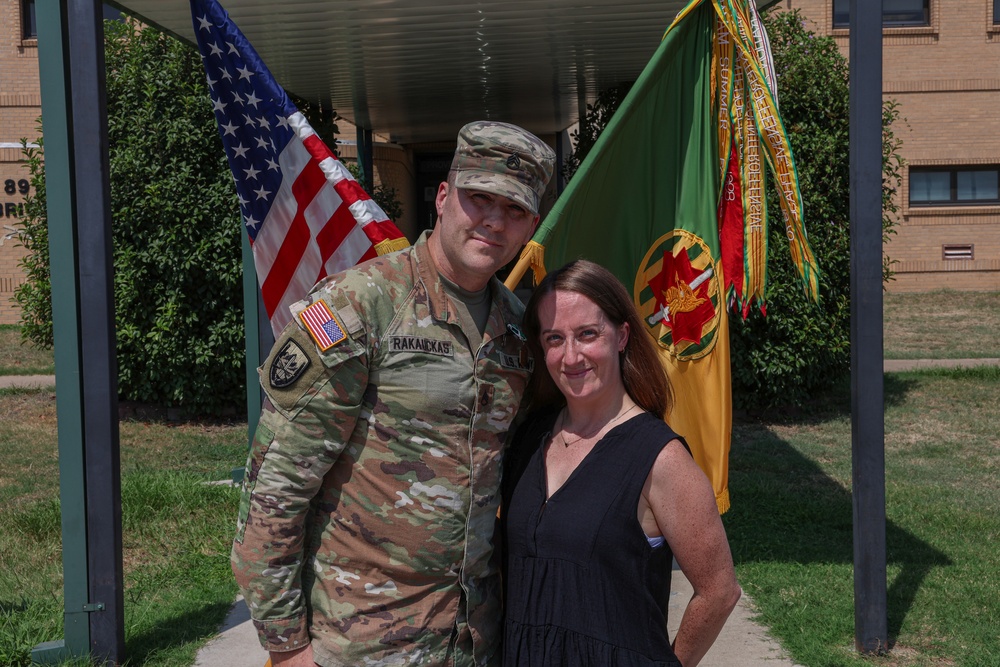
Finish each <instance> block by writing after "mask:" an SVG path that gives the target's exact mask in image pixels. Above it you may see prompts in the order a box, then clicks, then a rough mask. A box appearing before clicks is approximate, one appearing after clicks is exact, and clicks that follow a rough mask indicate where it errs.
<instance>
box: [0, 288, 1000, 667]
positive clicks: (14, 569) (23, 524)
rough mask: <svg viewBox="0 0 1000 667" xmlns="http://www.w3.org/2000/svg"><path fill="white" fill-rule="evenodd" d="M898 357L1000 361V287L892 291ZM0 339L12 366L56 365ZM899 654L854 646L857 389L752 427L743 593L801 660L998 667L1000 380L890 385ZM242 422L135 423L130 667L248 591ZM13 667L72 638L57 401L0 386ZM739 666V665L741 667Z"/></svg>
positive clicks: (742, 534) (7, 643) (2, 648)
mask: <svg viewBox="0 0 1000 667" xmlns="http://www.w3.org/2000/svg"><path fill="white" fill-rule="evenodd" d="M885 323H886V324H885V348H886V357H887V358H963V357H973V358H974V357H980V358H982V357H1000V343H998V335H997V333H996V332H997V331H1000V294H997V293H989V294H986V293H978V294H977V293H958V292H955V293H952V292H939V293H935V294H921V295H911V294H903V295H893V294H887V295H886V299H885ZM19 341H20V336H19V331H18V329H17V328H16V327H0V373H7V374H11V373H16V374H25V373H51V372H52V366H51V364H52V356H51V353H48V352H41V351H37V350H33V349H25V348H24V347H22V346H21V345H20V343H19ZM885 388H886V392H885V397H886V412H885V434H886V436H885V446H886V497H887V508H886V511H887V517H888V524H887V533H886V535H887V546H888V570H887V581H888V604H889V612H888V613H889V618H888V620H889V634H890V649H891V651H890V653H889V654H888V655H886V656H884V657H880V658H869V659H862V658H860V657H858V656H857V655H856V654H855V653H854V649H853V644H854V639H853V636H854V615H853V614H854V608H853V605H854V602H853V571H852V570H853V569H852V558H853V553H852V546H851V545H852V540H853V530H852V506H851V495H850V484H851V419H850V399H849V391H848V389H847V388H846V387H844V388H842V389H841V390H840V391H839V392H834V393H833V394H831V395H830V396H828V397H825V398H824V399H822V400H818V401H816V403H815V404H814V405H813V406H812V407H811V409H809V410H806V411H799V412H797V413H796V414H795V415H786V416H784V417H783V418H782V419H781V420H772V421H770V422H754V421H746V420H744V421H738V422H737V423H736V425H735V427H734V433H733V447H732V453H731V457H730V492H731V495H732V500H733V508H732V509H731V510H730V511H729V512H728V513H727V514H726V515H725V516H724V521H725V524H726V529H727V531H728V533H729V538H730V542H731V545H732V549H733V555H734V558H735V560H736V564H737V571H738V575H739V578H740V582H741V584H742V585H743V587H744V589H745V590H746V591H747V593H748V595H749V596H750V598H752V600H753V602H754V603H755V605H756V607H757V610H758V612H759V620H760V621H761V622H762V623H763V624H764V625H766V626H767V627H768V628H769V629H770V630H771V632H772V634H773V635H774V636H775V637H777V638H778V639H779V640H780V641H781V643H782V645H783V646H784V647H785V648H786V649H787V650H788V651H789V652H790V653H791V654H792V656H793V657H794V659H795V660H796V662H797V663H798V664H800V665H803V666H804V667H859V666H862V665H865V666H875V667H997V666H998V665H1000V639H998V634H1000V633H998V632H997V629H996V628H997V621H996V619H997V618H1000V576H998V573H1000V555H998V552H1000V550H998V549H997V547H996V545H997V544H998V542H1000V435H998V434H1000V369H998V368H992V367H991V368H979V369H968V370H961V371H925V372H921V373H898V374H889V375H887V376H886V384H885ZM245 431H246V425H245V423H242V422H240V423H164V422H157V421H123V422H122V423H121V436H120V438H121V463H122V501H123V517H124V518H123V523H124V525H123V535H124V567H125V622H126V649H127V653H128V656H129V662H128V665H130V666H133V667H138V666H140V665H142V666H146V665H149V666H153V665H156V666H160V665H162V666H169V667H174V666H176V667H182V666H184V667H186V666H189V665H191V664H192V663H193V662H194V658H195V654H196V652H197V649H198V648H199V647H200V646H201V645H202V644H203V643H204V642H205V640H206V639H208V638H209V637H211V636H212V635H213V634H214V633H215V632H216V630H217V628H218V626H219V624H220V622H221V621H222V619H223V618H224V616H225V614H226V612H227V611H228V609H229V607H230V605H231V603H232V600H233V597H234V595H235V592H236V590H235V585H234V583H233V580H232V575H231V573H230V571H229V559H228V552H229V544H230V541H231V536H232V530H233V524H234V517H235V515H236V504H237V500H238V498H237V492H236V491H235V490H234V489H232V488H229V487H225V486H215V485H207V484H205V483H204V482H207V481H211V480H222V479H228V478H229V475H230V471H231V470H232V469H233V468H234V467H238V466H240V465H242V464H243V459H244V454H245V451H246V433H245ZM0 454H2V455H3V458H4V466H3V467H2V468H0V506H2V507H3V508H4V510H3V518H4V520H3V521H0V665H5V666H6V665H10V666H12V667H22V666H26V665H28V664H29V654H30V651H31V648H32V647H34V646H35V645H37V644H39V643H41V642H45V641H52V640H56V639H61V638H62V636H63V632H62V614H63V603H62V579H61V576H62V575H61V573H62V567H61V553H60V549H61V544H60V542H61V540H60V537H61V535H60V525H59V521H60V508H59V502H58V500H57V498H58V489H59V485H58V472H59V471H58V459H57V446H56V416H55V400H54V396H53V394H52V393H51V391H46V390H0ZM734 667H739V666H738V665H734Z"/></svg>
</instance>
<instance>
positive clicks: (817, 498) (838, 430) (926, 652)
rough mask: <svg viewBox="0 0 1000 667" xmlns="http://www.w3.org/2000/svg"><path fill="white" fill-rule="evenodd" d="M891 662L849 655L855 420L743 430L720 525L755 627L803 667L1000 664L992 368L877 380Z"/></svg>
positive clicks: (820, 414) (829, 410) (997, 373)
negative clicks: (881, 395) (882, 402)
mask: <svg viewBox="0 0 1000 667" xmlns="http://www.w3.org/2000/svg"><path fill="white" fill-rule="evenodd" d="M885 387H886V393H885V395H886V413H885V455H886V513H887V527H886V542H887V551H888V572H887V582H888V621H889V636H890V648H891V651H890V653H889V654H888V655H887V656H885V657H882V658H877V659H868V660H864V659H861V658H860V657H858V656H857V654H856V653H855V652H854V598H853V569H852V559H853V552H852V543H853V528H852V506H851V494H850V487H851V418H850V405H849V403H850V401H849V394H848V392H847V391H846V389H845V390H843V391H841V392H839V394H838V395H836V396H834V397H832V398H830V399H828V400H827V401H826V402H824V403H820V404H818V405H816V406H815V409H814V410H813V411H812V413H811V416H810V417H809V418H808V419H798V420H796V421H788V422H784V423H780V422H779V423H768V424H761V423H741V424H737V426H736V428H735V431H734V434H733V447H732V454H731V456H730V491H731V493H732V498H733V508H732V510H730V512H729V513H727V514H726V515H725V516H724V521H725V524H726V529H727V531H728V534H729V538H730V543H731V545H732V548H733V555H734V558H735V560H736V563H737V571H738V575H739V578H740V582H741V583H742V585H743V587H744V589H745V590H746V592H747V593H748V594H749V596H750V597H751V598H752V599H753V601H754V603H755V604H756V606H757V609H758V610H759V612H760V618H759V620H760V621H761V622H762V623H763V624H764V625H766V626H768V627H769V628H770V629H771V631H772V633H773V634H774V635H775V636H776V637H777V638H779V640H780V641H781V643H782V644H783V645H784V646H785V647H786V648H787V649H788V650H789V651H790V653H791V654H792V656H793V657H794V659H795V660H796V661H797V662H798V663H800V664H802V665H805V666H806V667H850V666H855V665H884V666H887V667H888V666H891V667H945V666H947V667H952V666H956V667H996V666H997V665H1000V633H998V632H997V627H998V626H997V619H998V618H1000V577H998V573H1000V550H998V549H997V544H998V543H1000V435H998V434H1000V369H998V368H980V369H972V370H962V371H928V372H921V373H899V374H890V375H887V376H886V384H885Z"/></svg>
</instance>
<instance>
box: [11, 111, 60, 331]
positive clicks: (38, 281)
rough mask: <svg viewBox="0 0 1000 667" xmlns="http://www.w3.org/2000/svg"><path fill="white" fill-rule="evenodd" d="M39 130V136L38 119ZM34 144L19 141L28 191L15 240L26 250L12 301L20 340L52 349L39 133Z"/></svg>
mask: <svg viewBox="0 0 1000 667" xmlns="http://www.w3.org/2000/svg"><path fill="white" fill-rule="evenodd" d="M38 133H39V135H41V119H39V132H38ZM37 144H38V146H37V148H36V147H34V146H28V141H27V140H26V139H22V140H21V147H22V152H23V154H24V158H25V163H26V164H27V167H28V180H29V181H30V182H31V190H29V194H27V195H25V197H24V215H23V216H22V217H21V221H20V224H19V227H20V232H21V233H20V234H19V235H18V241H19V242H20V244H21V245H22V246H24V248H25V250H26V251H27V252H26V254H25V255H24V257H23V258H22V259H21V261H20V262H18V266H20V267H21V270H22V271H24V278H25V280H24V282H23V283H21V284H20V285H19V286H18V287H17V289H16V290H15V291H14V300H15V301H16V302H17V305H18V306H20V308H21V338H22V340H23V341H24V342H29V341H30V342H32V343H34V344H35V345H37V346H39V347H41V348H43V349H47V350H48V349H51V348H52V280H51V276H50V274H49V218H48V215H47V214H46V211H45V201H46V199H45V163H44V161H43V159H42V155H43V140H42V138H41V136H39V138H38V141H37ZM32 193H34V194H32Z"/></svg>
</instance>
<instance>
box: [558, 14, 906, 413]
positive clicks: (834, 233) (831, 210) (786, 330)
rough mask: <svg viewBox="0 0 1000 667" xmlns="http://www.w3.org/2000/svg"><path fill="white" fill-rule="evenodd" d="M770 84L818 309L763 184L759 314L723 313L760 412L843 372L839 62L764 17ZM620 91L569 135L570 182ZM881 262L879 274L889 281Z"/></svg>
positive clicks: (889, 222) (888, 182) (845, 176)
mask: <svg viewBox="0 0 1000 667" xmlns="http://www.w3.org/2000/svg"><path fill="white" fill-rule="evenodd" d="M765 24H766V26H767V30H768V33H769V35H770V41H771V50H772V53H773V56H774V64H775V70H776V74H777V79H778V93H779V99H780V115H781V117H782V119H783V121H784V125H785V129H786V130H787V132H788V135H789V140H790V142H791V145H792V151H793V153H794V156H795V163H796V169H797V173H798V177H799V185H800V188H801V193H802V198H803V211H804V217H805V224H806V230H807V233H808V237H809V242H810V245H811V247H812V250H813V253H814V254H815V256H816V259H817V262H818V264H819V267H820V272H821V274H820V275H821V279H820V302H819V304H818V305H817V304H814V303H813V302H811V301H809V300H808V299H807V297H806V296H805V293H804V290H803V286H802V282H801V281H800V279H799V277H798V274H797V273H796V270H795V267H794V265H793V264H792V261H791V258H790V254H789V250H788V242H787V239H786V237H785V231H784V226H783V221H782V215H781V212H780V208H779V204H778V198H777V197H778V195H777V190H776V188H774V187H773V184H772V186H770V187H768V189H767V190H768V193H767V204H768V210H769V212H770V225H769V227H770V228H769V239H768V288H767V292H766V295H765V296H766V315H765V313H764V312H761V311H759V310H752V311H751V312H750V314H749V316H748V317H747V319H746V320H743V319H742V318H741V317H740V316H739V315H737V314H733V315H730V322H731V331H730V341H731V344H732V348H731V349H732V378H733V400H734V405H736V406H737V407H740V408H743V409H748V410H755V411H759V410H766V409H769V408H775V407H779V406H789V405H798V404H801V403H803V402H804V401H805V400H807V399H808V398H809V397H810V396H812V395H814V394H815V393H817V392H819V391H821V390H823V389H825V388H827V387H830V386H833V385H834V384H836V383H837V382H839V381H841V380H842V379H843V378H844V377H845V376H846V375H848V374H849V373H850V174H849V139H848V130H849V124H850V115H849V112H850V107H849V98H848V66H847V61H846V60H845V58H844V57H843V56H842V55H841V53H840V52H839V50H838V49H837V46H836V44H835V43H834V41H833V39H832V38H829V37H819V36H817V35H815V34H814V33H812V32H810V31H809V30H808V29H806V27H805V24H804V22H803V20H802V17H801V16H800V15H799V13H798V11H797V10H796V11H791V12H782V11H773V12H770V13H769V14H768V15H767V16H766V17H765ZM628 89H629V86H628V85H620V86H615V87H614V88H611V89H609V90H607V91H605V92H604V93H602V95H600V96H599V97H598V99H597V100H596V102H595V103H594V104H593V105H589V106H588V107H587V113H586V115H585V116H584V118H583V119H581V123H580V129H579V131H578V132H577V133H575V134H574V135H573V138H574V139H575V140H576V146H575V148H574V150H573V152H572V153H571V154H570V156H569V157H568V158H567V159H566V160H565V162H564V164H563V170H564V172H563V173H564V174H566V175H567V177H568V176H572V174H573V173H575V171H576V169H577V168H578V167H579V165H580V163H581V162H582V161H583V159H584V157H586V155H587V153H588V152H589V151H590V149H591V148H592V147H593V145H594V143H595V142H596V141H597V138H598V137H599V136H600V133H601V131H603V129H604V127H605V126H606V125H607V123H608V121H609V120H610V119H611V116H612V115H613V114H614V111H615V110H616V109H617V108H618V105H619V104H620V103H621V101H622V100H623V99H624V96H625V94H626V93H627V92H628ZM898 118H899V110H898V107H897V105H896V103H895V102H893V101H891V100H890V101H887V102H886V103H885V104H884V107H883V137H882V139H883V140H882V150H883V183H882V186H883V187H882V193H883V228H882V231H883V239H884V240H888V238H889V236H891V235H892V234H894V233H895V230H894V226H895V222H896V217H895V216H896V213H897V204H896V198H895V195H896V192H897V191H898V189H899V186H900V182H901V178H902V168H903V160H902V158H901V157H900V156H899V153H898V149H899V147H900V145H901V143H902V142H901V140H900V139H899V138H898V137H896V136H895V134H894V133H893V131H892V126H893V123H895V122H896V121H897V120H898ZM891 268H892V261H891V260H890V259H889V258H888V257H884V258H883V277H884V279H885V280H889V279H891V277H892V270H891Z"/></svg>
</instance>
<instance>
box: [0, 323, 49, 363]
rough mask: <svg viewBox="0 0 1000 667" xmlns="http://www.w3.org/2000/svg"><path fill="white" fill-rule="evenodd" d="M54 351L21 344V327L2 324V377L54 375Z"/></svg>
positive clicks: (0, 354)
mask: <svg viewBox="0 0 1000 667" xmlns="http://www.w3.org/2000/svg"><path fill="white" fill-rule="evenodd" d="M54 372H55V361H54V359H53V356H52V350H42V349H39V348H37V347H35V346H34V345H32V344H31V343H22V342H21V327H19V326H15V325H13V324H0V375H52V373H54Z"/></svg>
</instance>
